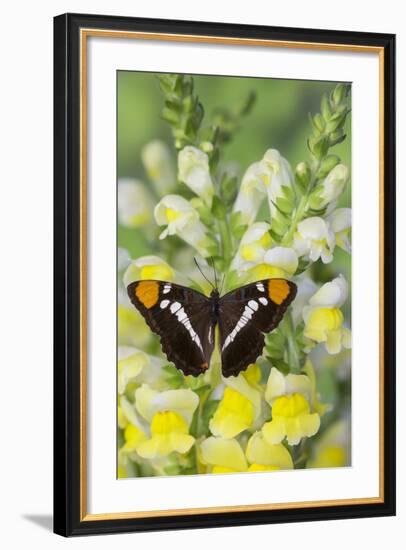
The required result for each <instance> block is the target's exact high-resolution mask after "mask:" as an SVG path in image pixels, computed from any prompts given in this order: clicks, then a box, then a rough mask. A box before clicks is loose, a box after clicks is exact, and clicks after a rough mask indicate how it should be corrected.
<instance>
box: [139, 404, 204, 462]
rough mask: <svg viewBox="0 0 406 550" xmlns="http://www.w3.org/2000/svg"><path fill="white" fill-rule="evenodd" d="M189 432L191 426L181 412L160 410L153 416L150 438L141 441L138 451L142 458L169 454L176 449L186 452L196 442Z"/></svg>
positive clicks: (179, 451)
mask: <svg viewBox="0 0 406 550" xmlns="http://www.w3.org/2000/svg"><path fill="white" fill-rule="evenodd" d="M188 432H189V426H188V425H187V423H186V421H185V419H184V418H183V416H182V415H181V414H179V413H177V412H175V411H159V412H157V413H155V414H154V416H153V418H152V422H151V437H150V439H148V440H146V441H143V442H141V443H140V444H139V445H138V446H137V452H138V454H139V455H140V456H141V457H142V458H156V457H163V456H168V455H169V454H170V453H172V452H174V451H176V452H178V453H181V454H183V453H186V452H188V451H189V449H190V448H191V447H192V445H193V444H194V442H195V438H194V437H192V436H191V435H189V433H188Z"/></svg>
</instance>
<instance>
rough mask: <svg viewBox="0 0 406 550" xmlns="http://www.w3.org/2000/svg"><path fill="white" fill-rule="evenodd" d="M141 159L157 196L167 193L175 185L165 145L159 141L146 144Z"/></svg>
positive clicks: (171, 162) (170, 157) (168, 153)
mask: <svg viewBox="0 0 406 550" xmlns="http://www.w3.org/2000/svg"><path fill="white" fill-rule="evenodd" d="M141 159H142V163H143V165H144V168H145V171H146V173H147V175H148V177H149V179H150V180H151V181H152V182H153V183H154V185H155V188H156V190H157V191H158V193H159V195H161V196H163V195H166V194H167V193H169V192H170V191H171V190H172V189H173V188H174V186H175V184H176V175H175V169H174V162H173V159H172V155H171V152H170V150H169V147H168V146H167V145H166V143H164V142H163V141H161V140H159V139H155V140H153V141H151V142H149V143H147V145H145V147H143V149H142V151H141Z"/></svg>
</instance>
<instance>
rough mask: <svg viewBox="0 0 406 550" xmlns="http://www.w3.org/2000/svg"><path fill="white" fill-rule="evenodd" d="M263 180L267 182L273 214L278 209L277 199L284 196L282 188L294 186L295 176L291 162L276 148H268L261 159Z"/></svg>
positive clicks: (270, 207)
mask: <svg viewBox="0 0 406 550" xmlns="http://www.w3.org/2000/svg"><path fill="white" fill-rule="evenodd" d="M261 165H262V174H261V177H262V180H263V181H264V183H265V187H266V191H267V194H268V202H269V209H270V211H271V215H275V214H276V212H277V210H276V208H275V203H276V202H277V199H279V198H282V197H284V194H283V191H282V188H283V187H288V188H290V189H292V188H293V182H294V176H293V172H292V168H291V167H290V164H289V162H288V161H287V160H286V159H285V158H284V157H283V156H282V155H281V154H280V153H279V151H277V150H276V149H268V151H267V152H266V153H265V155H264V156H263V159H262V161H261Z"/></svg>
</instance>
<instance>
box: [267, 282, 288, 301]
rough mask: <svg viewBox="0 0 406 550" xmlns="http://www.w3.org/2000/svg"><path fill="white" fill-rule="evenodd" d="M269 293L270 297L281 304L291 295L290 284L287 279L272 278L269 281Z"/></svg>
mask: <svg viewBox="0 0 406 550" xmlns="http://www.w3.org/2000/svg"><path fill="white" fill-rule="evenodd" d="M268 294H269V297H270V299H271V300H272V301H273V302H275V304H278V306H279V305H280V304H281V303H282V302H284V301H285V300H286V298H287V297H288V296H289V294H290V286H289V284H288V282H287V281H285V279H270V280H269V281H268Z"/></svg>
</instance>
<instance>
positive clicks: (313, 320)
mask: <svg viewBox="0 0 406 550" xmlns="http://www.w3.org/2000/svg"><path fill="white" fill-rule="evenodd" d="M347 294H348V290H347V282H346V280H345V279H344V277H343V276H342V275H340V276H339V277H336V278H335V279H334V280H333V281H331V282H329V283H326V284H324V285H323V286H322V287H321V288H320V289H319V290H318V291H317V292H316V293H315V294H314V295H313V296H312V297H311V298H310V300H309V305H308V306H306V307H304V309H303V318H304V321H305V329H304V332H303V334H304V336H305V337H306V338H309V339H310V340H312V341H314V342H317V343H324V345H325V347H326V350H327V352H328V353H330V354H332V355H333V354H336V353H339V352H340V351H341V349H342V347H344V348H350V347H351V333H350V331H349V329H348V328H346V327H344V326H343V323H344V315H343V313H342V311H341V309H340V306H341V305H342V304H343V303H344V302H345V300H346V299H347Z"/></svg>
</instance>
